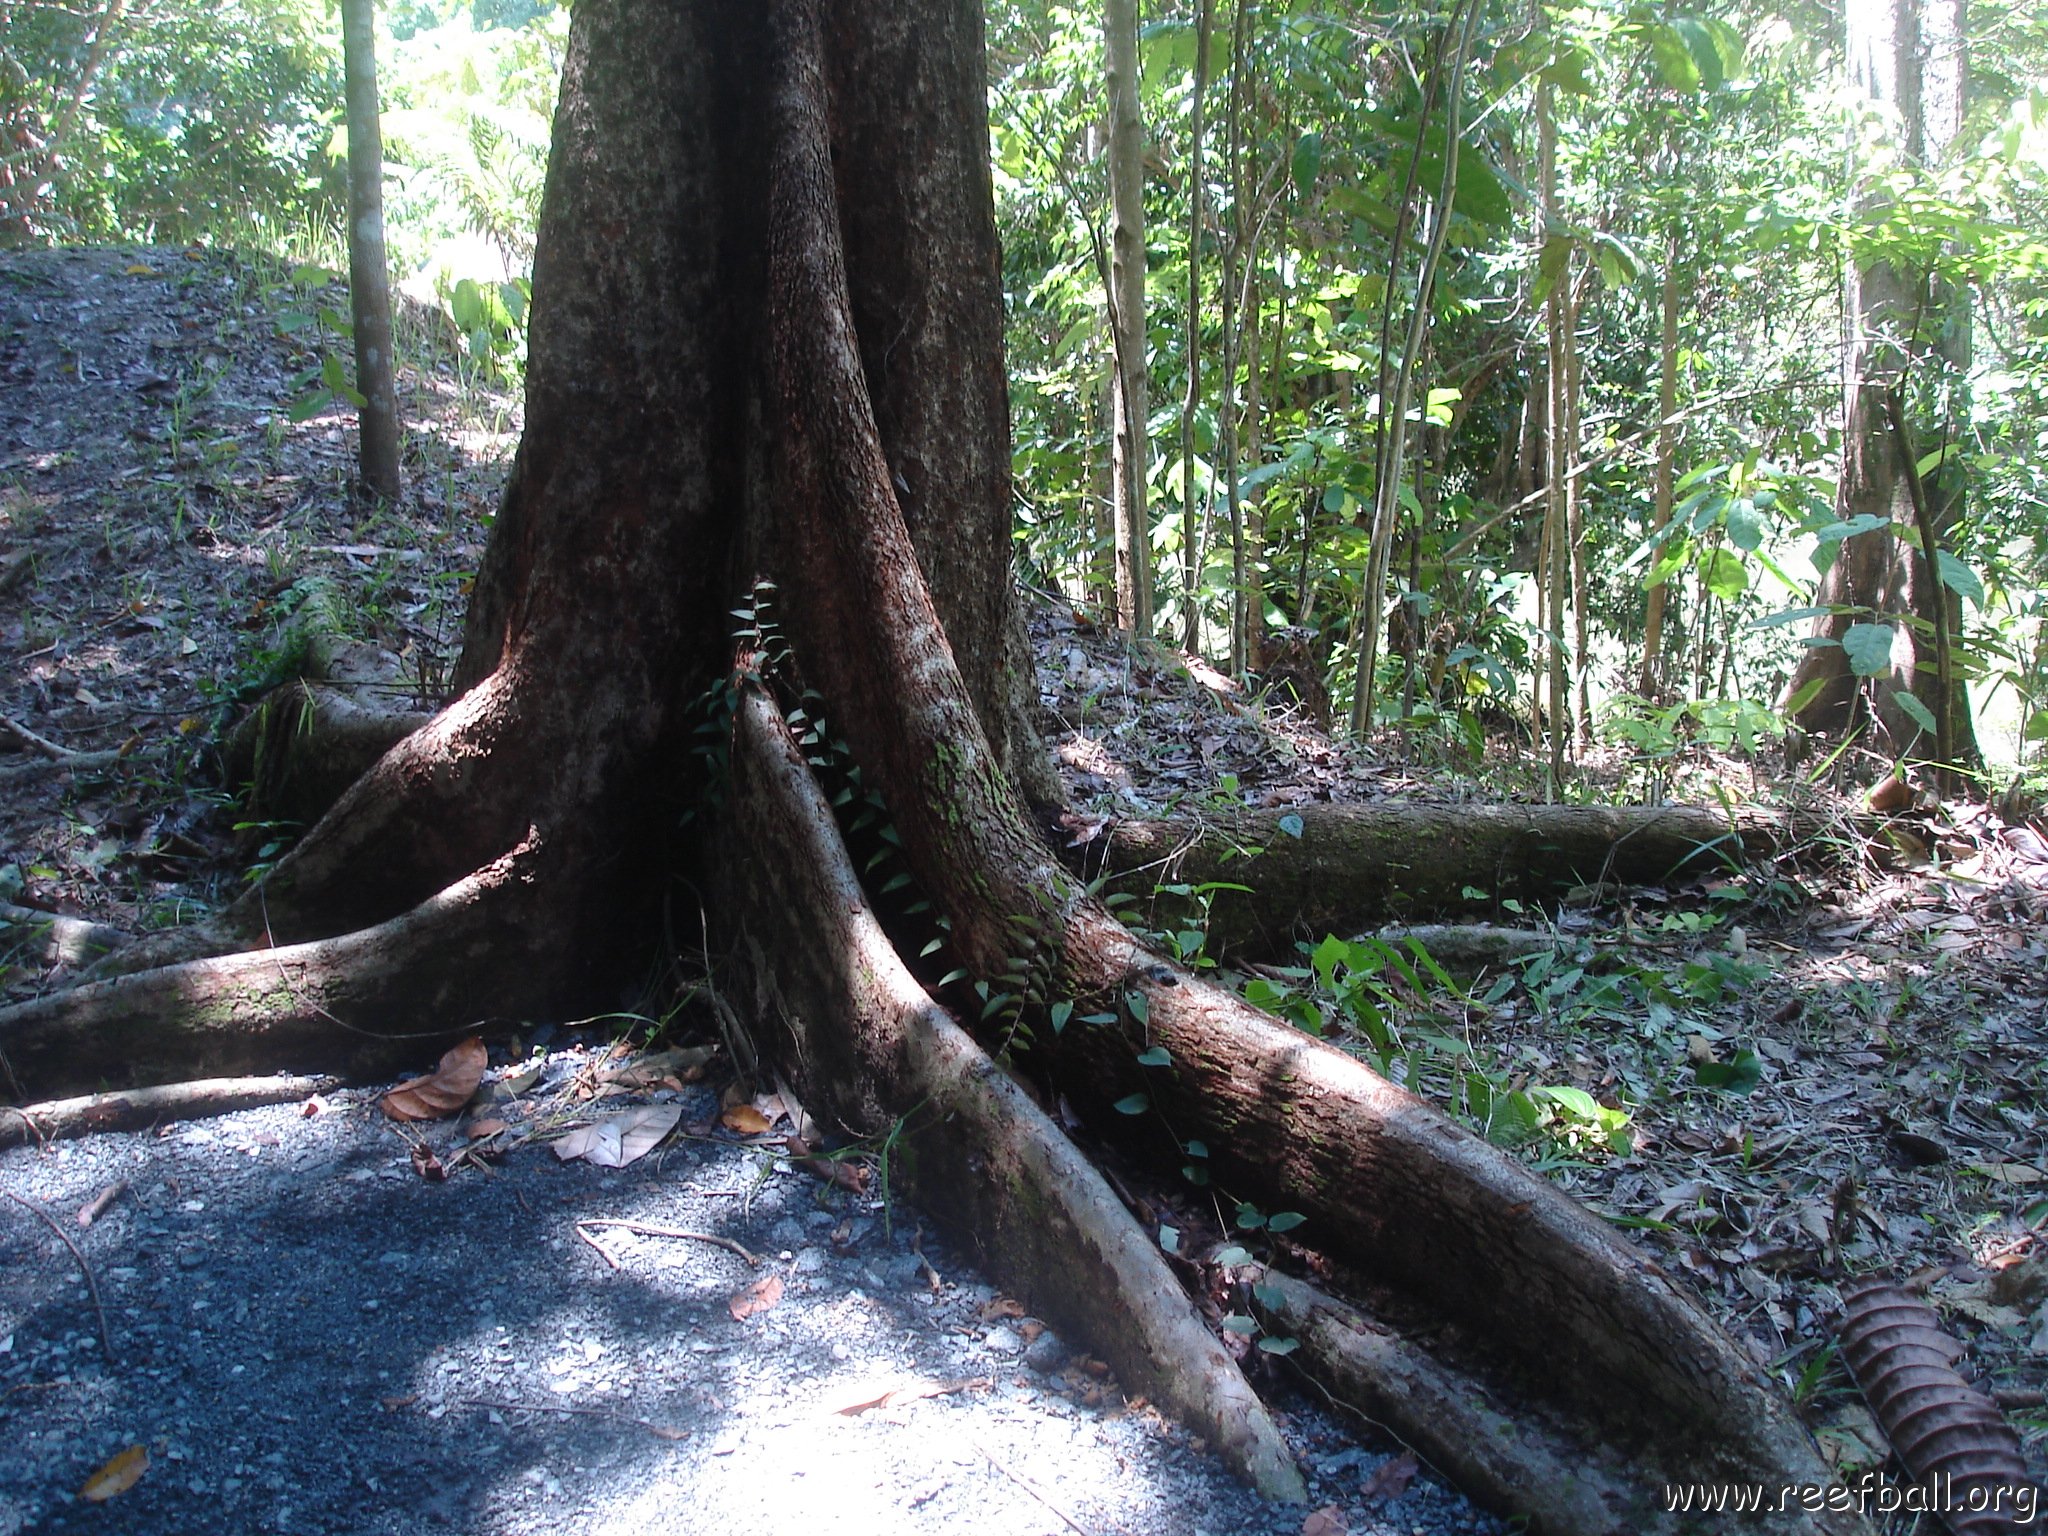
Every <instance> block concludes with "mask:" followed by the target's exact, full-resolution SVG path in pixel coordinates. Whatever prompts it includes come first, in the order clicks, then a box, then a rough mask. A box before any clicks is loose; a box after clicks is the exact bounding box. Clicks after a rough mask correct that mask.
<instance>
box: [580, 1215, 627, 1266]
mask: <svg viewBox="0 0 2048 1536" xmlns="http://www.w3.org/2000/svg"><path fill="white" fill-rule="evenodd" d="M576 1235H577V1236H578V1237H580V1238H582V1239H583V1241H584V1242H585V1243H587V1244H588V1245H589V1246H590V1247H591V1248H592V1249H593V1250H594V1251H595V1252H596V1254H597V1256H598V1257H599V1258H600V1259H603V1260H604V1261H605V1263H607V1264H609V1265H610V1266H611V1267H612V1268H613V1269H618V1268H619V1267H620V1264H619V1261H618V1260H617V1259H615V1258H613V1257H612V1252H611V1250H610V1249H609V1248H607V1247H605V1245H604V1244H603V1243H600V1242H599V1241H598V1240H597V1239H596V1238H594V1237H592V1236H591V1235H590V1234H589V1233H588V1232H586V1231H584V1230H583V1223H582V1222H580V1221H579V1222H577V1223H576Z"/></svg>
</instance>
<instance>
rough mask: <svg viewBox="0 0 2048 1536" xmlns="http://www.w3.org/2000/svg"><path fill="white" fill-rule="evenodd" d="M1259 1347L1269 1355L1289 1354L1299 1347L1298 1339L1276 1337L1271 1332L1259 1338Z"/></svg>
mask: <svg viewBox="0 0 2048 1536" xmlns="http://www.w3.org/2000/svg"><path fill="white" fill-rule="evenodd" d="M1259 1348H1260V1349H1262V1350H1263V1351H1265V1352H1266V1353H1267V1354H1269V1355H1291V1354H1293V1353H1294V1352H1295V1351H1296V1350H1297V1349H1299V1348H1301V1340H1299V1339H1276V1338H1274V1337H1273V1336H1272V1335H1271V1334H1268V1335H1267V1336H1266V1337H1265V1338H1263V1339H1261V1340H1259Z"/></svg>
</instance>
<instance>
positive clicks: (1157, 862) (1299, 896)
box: [1070, 803, 1824, 954]
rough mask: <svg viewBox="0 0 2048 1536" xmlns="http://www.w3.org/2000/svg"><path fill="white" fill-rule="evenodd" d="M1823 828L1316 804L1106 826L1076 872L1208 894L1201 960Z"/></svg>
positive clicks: (1705, 867)
mask: <svg viewBox="0 0 2048 1536" xmlns="http://www.w3.org/2000/svg"><path fill="white" fill-rule="evenodd" d="M1823 829H1824V823H1823V822H1822V820H1821V819H1820V818H1818V817H1816V816H1814V815H1811V814H1808V813H1804V812H1794V811H1787V810H1777V809H1773V808H1770V807H1761V806H1744V807H1739V808H1736V809H1733V810H1728V811H1721V810H1714V809H1707V808H1703V807H1698V806H1649V807H1642V806H1586V805H1426V804H1408V803H1402V804H1393V803H1375V804H1370V805H1351V804H1315V805H1302V806H1293V807H1281V808H1278V809H1275V810H1265V811H1244V812H1241V813H1239V814H1236V815H1233V816H1227V817H1222V818H1218V819H1215V820H1211V821H1204V822H1201V823H1192V822H1183V821H1125V822H1119V823H1116V824H1115V825H1113V826H1112V827H1111V828H1110V829H1109V830H1108V832H1107V834H1106V836H1104V837H1102V838H1099V839H1097V840H1096V841H1094V842H1091V843H1089V844H1087V845H1086V846H1085V847H1084V848H1082V849H1081V850H1078V854H1079V858H1080V861H1081V863H1082V866H1083V869H1084V872H1085V873H1086V874H1088V875H1089V876H1091V877H1092V876H1095V875H1098V874H1102V873H1107V874H1108V875H1109V876H1110V881H1109V888H1110V889H1112V890H1115V891H1120V892H1124V893H1127V894H1129V895H1132V896H1135V897H1136V898H1138V900H1139V901H1140V902H1141V903H1143V902H1158V903H1160V904H1161V905H1163V906H1164V908H1165V909H1166V910H1167V911H1169V912H1177V911H1179V910H1182V909H1183V908H1184V907H1186V906H1187V902H1186V900H1185V899H1184V898H1175V897H1173V896H1171V895H1165V896H1162V895H1161V894H1160V892H1159V887H1161V886H1165V885H1181V886H1191V887H1200V886H1205V885H1208V886H1212V887H1214V889H1213V890H1212V892H1211V895H1210V899H1209V902H1208V914H1207V923H1206V926H1207V929H1208V934H1209V947H1210V950H1211V952H1212V953H1222V952H1239V951H1246V952H1258V953H1266V954H1272V953H1279V952H1284V951H1285V950H1286V948H1287V946H1288V945H1289V944H1290V943H1291V942H1292V941H1293V940H1294V939H1295V938H1296V937H1297V936H1301V935H1306V936H1308V937H1310V938H1320V937H1322V936H1323V935H1324V934H1326V933H1357V932H1359V931H1361V930H1363V929H1366V928H1369V927H1371V926H1373V925H1374V924H1376V923H1381V922H1386V921H1388V920H1410V919H1413V918H1415V917H1417V916H1419V915H1422V914H1425V913H1457V912H1469V911H1472V910H1474V909H1475V908H1478V909H1480V910H1485V909H1487V908H1490V907H1491V906H1492V905H1494V904H1495V903H1497V902H1499V901H1501V900H1503V899H1506V898H1509V897H1522V898H1541V897H1547V896H1554V895H1557V894H1559V893H1560V892H1562V891H1565V890H1568V889H1570V888H1572V887H1575V886H1597V885H1600V884H1603V883H1605V882H1608V881H1621V882H1624V883H1627V884H1632V885H1648V884H1656V883H1659V882H1662V881H1665V880H1670V879H1683V878H1691V877H1693V876H1698V875H1708V874H1716V873H1720V872H1722V871H1725V870H1728V869H1734V868H1739V867H1741V866H1743V865H1745V864H1746V863H1748V862H1749V861H1750V860H1752V859H1756V858H1760V857H1764V856H1767V855H1770V854H1772V853H1775V852H1778V851H1780V850H1783V849H1787V848H1789V847H1791V846H1792V845H1793V844H1794V843H1796V842H1800V841H1802V840H1811V839H1814V838H1816V837H1817V836H1818V835H1819V834H1820V833H1821V832H1822V831H1823ZM1072 856H1074V855H1073V854H1071V853H1070V857H1072ZM1239 887H1242V888H1243V889H1239ZM1475 891H1476V892H1482V893H1484V894H1483V895H1480V896H1475V895H1473V894H1472V893H1473V892H1475ZM1141 910H1142V909H1141Z"/></svg>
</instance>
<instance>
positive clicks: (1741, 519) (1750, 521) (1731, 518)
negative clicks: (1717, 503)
mask: <svg viewBox="0 0 2048 1536" xmlns="http://www.w3.org/2000/svg"><path fill="white" fill-rule="evenodd" d="M1727 527H1728V542H1729V543H1730V544H1733V545H1734V546H1735V547H1736V548H1737V549H1739V550H1741V551H1742V552H1743V553H1744V554H1748V553H1750V552H1751V551H1752V550H1754V549H1755V548H1756V547H1757V546H1758V545H1759V544H1761V543H1763V541H1764V520H1763V518H1762V517H1760V516H1759V515H1758V514H1757V510H1756V505H1755V504H1754V503H1753V502H1748V501H1731V502H1729V503H1728V517H1727Z"/></svg>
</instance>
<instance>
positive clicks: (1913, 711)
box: [1892, 688, 1941, 736]
mask: <svg viewBox="0 0 2048 1536" xmlns="http://www.w3.org/2000/svg"><path fill="white" fill-rule="evenodd" d="M1892 702H1893V703H1894V704H1896V705H1898V706H1899V712H1900V713H1901V714H1903V715H1904V716H1906V718H1907V719H1909V720H1911V721H1912V722H1913V723H1914V724H1915V725H1917V726H1919V727H1920V729H1921V730H1923V731H1925V732H1927V734H1928V735H1930V736H1933V735H1936V734H1938V733H1939V732H1940V730H1941V727H1940V725H1939V724H1937V723H1936V721H1935V718H1934V711H1933V710H1931V709H1929V708H1928V707H1927V706H1926V705H1925V704H1923V703H1921V702H1920V699H1919V697H1918V696H1917V695H1915V694H1913V693H1910V692H1908V691H1907V690H1906V689H1904V688H1900V689H1896V690H1894V692H1893V693H1892Z"/></svg>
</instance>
